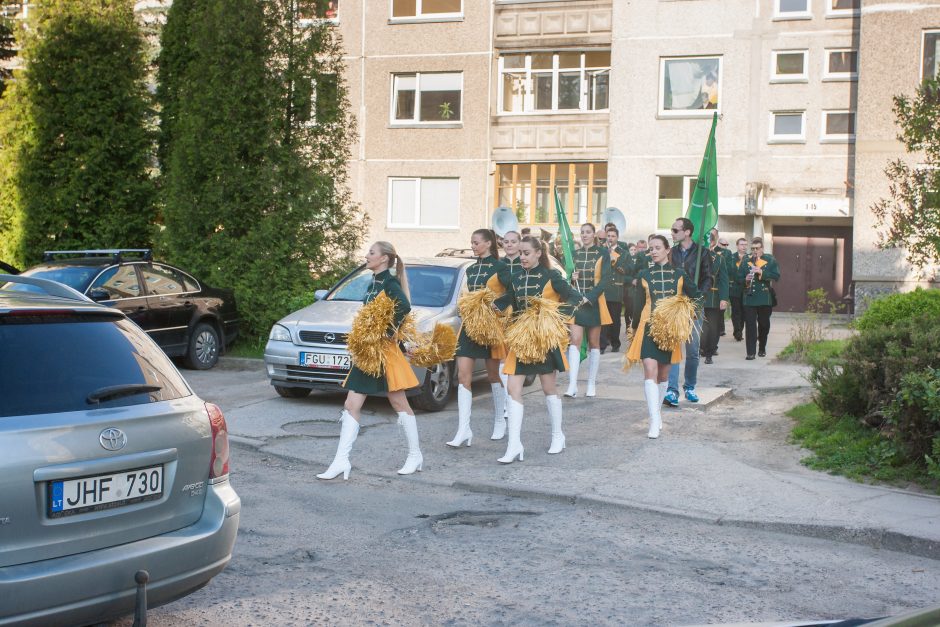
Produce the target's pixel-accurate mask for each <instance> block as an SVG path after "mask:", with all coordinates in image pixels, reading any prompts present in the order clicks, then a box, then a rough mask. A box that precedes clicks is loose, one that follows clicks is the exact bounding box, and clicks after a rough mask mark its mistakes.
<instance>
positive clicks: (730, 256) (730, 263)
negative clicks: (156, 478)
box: [716, 237, 737, 354]
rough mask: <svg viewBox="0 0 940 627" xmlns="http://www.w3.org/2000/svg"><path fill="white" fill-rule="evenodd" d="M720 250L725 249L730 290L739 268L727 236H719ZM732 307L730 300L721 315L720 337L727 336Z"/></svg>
mask: <svg viewBox="0 0 940 627" xmlns="http://www.w3.org/2000/svg"><path fill="white" fill-rule="evenodd" d="M718 250H719V251H723V252H722V254H723V255H724V257H725V266H726V268H725V269H726V270H727V272H728V288H729V290H730V287H731V282H732V281H734V271H735V270H737V268H736V267H735V265H734V253H733V252H731V251H730V250H729V249H728V238H727V237H719V238H718ZM729 294H730V292H729ZM730 308H731V302H730V301H729V302H728V309H726V310H725V315H724V316H722V317H721V333H719V334H718V335H719V336H720V337H724V336H725V322H727V321H728V316H727V314H728V312H729V311H730V310H731V309H730ZM716 354H717V353H716Z"/></svg>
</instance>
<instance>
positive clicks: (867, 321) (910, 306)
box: [854, 287, 940, 331]
mask: <svg viewBox="0 0 940 627" xmlns="http://www.w3.org/2000/svg"><path fill="white" fill-rule="evenodd" d="M921 315H932V316H940V290H935V289H928V290H925V289H921V288H919V287H918V288H917V289H915V290H914V291H913V292H907V293H905V294H890V295H888V296H883V297H881V298H878V299H876V300H874V301H872V302H871V304H870V305H869V306H868V309H866V310H865V313H864V314H862V315H861V316H859V317H858V318H857V319H856V320H855V323H854V326H855V328H856V329H858V330H859V331H866V330H869V329H875V328H877V327H885V326H891V325H893V324H895V323H897V322H899V321H902V320H908V319H910V318H914V317H917V316H921Z"/></svg>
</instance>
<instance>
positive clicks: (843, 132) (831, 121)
mask: <svg viewBox="0 0 940 627" xmlns="http://www.w3.org/2000/svg"><path fill="white" fill-rule="evenodd" d="M820 140H821V141H823V142H853V141H855V113H854V112H852V111H823V117H822V134H821V136H820Z"/></svg>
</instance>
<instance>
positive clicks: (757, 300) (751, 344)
mask: <svg viewBox="0 0 940 627" xmlns="http://www.w3.org/2000/svg"><path fill="white" fill-rule="evenodd" d="M779 279H780V268H779V267H778V266H777V260H776V259H774V257H773V255H769V254H765V253H764V240H763V239H762V238H760V237H755V238H754V239H752V240H751V256H750V257H748V258H747V261H746V262H742V263H741V265H740V266H739V267H738V280H739V281H740V282H741V283H742V285H744V296H743V299H742V300H743V302H744V339H745V341H744V344H745V348H746V350H747V357H746V359H754V350H755V348H756V349H757V356H758V357H765V356H766V355H767V335H768V334H769V333H770V314H771V313H772V312H773V306H774V302H773V301H774V298H773V287H771V284H770V282H771V281H777V280H779Z"/></svg>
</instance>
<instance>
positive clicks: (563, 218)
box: [552, 187, 574, 277]
mask: <svg viewBox="0 0 940 627" xmlns="http://www.w3.org/2000/svg"><path fill="white" fill-rule="evenodd" d="M552 191H554V192H555V220H556V221H557V222H558V237H559V238H561V251H562V255H563V256H564V259H563V260H562V262H563V264H564V266H565V272H567V273H568V276H569V277H570V276H571V273H573V272H574V236H573V235H572V234H571V227H570V226H568V215H567V214H566V213H565V208H564V207H562V206H561V199H560V198H559V197H558V188H557V187H556V188H555V189H554V190H552Z"/></svg>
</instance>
